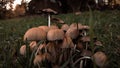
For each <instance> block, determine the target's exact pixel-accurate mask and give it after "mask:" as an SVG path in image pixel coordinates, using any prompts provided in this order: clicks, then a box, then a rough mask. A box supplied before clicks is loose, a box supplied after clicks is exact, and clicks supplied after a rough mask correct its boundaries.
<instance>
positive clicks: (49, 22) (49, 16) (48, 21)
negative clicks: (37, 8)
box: [48, 14, 51, 27]
mask: <svg viewBox="0 0 120 68" xmlns="http://www.w3.org/2000/svg"><path fill="white" fill-rule="evenodd" d="M50 23H51V21H50V14H48V27H50Z"/></svg>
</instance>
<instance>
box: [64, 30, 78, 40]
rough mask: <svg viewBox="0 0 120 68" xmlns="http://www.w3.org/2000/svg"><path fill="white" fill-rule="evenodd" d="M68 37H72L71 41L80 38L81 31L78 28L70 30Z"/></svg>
mask: <svg viewBox="0 0 120 68" xmlns="http://www.w3.org/2000/svg"><path fill="white" fill-rule="evenodd" d="M66 35H67V36H69V37H71V39H76V38H77V37H78V36H79V31H78V30H77V28H69V29H68V30H67V32H66Z"/></svg>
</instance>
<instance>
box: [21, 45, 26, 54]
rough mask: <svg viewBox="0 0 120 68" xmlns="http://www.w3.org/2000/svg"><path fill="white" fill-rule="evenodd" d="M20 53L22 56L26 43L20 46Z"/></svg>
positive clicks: (24, 52)
mask: <svg viewBox="0 0 120 68" xmlns="http://www.w3.org/2000/svg"><path fill="white" fill-rule="evenodd" d="M20 54H21V55H23V56H24V55H25V54H26V45H22V46H21V47H20Z"/></svg>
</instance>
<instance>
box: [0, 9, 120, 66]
mask: <svg viewBox="0 0 120 68" xmlns="http://www.w3.org/2000/svg"><path fill="white" fill-rule="evenodd" d="M54 17H59V18H61V19H63V20H64V21H65V23H67V24H71V23H73V22H80V23H82V24H85V25H89V17H90V16H89V12H83V13H82V14H81V15H79V16H76V15H74V14H60V15H54ZM92 23H93V24H92V26H93V32H94V35H95V36H96V37H98V39H99V40H100V41H102V43H103V45H104V47H103V48H104V49H103V51H104V52H105V53H106V55H107V56H108V61H109V62H108V68H119V67H120V60H119V59H120V38H119V36H120V11H118V10H112V11H93V21H92ZM40 25H47V19H46V18H44V17H43V16H26V17H23V18H15V19H8V20H0V68H8V67H9V68H14V67H16V68H21V66H20V65H19V63H17V62H16V55H19V48H20V46H21V45H23V44H24V43H25V42H23V35H24V33H25V32H26V30H28V29H29V28H31V27H37V26H40Z"/></svg>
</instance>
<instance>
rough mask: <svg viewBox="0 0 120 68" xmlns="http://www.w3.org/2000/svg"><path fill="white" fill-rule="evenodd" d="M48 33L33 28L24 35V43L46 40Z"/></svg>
mask: <svg viewBox="0 0 120 68" xmlns="http://www.w3.org/2000/svg"><path fill="white" fill-rule="evenodd" d="M46 35H47V33H46V32H45V31H44V30H43V29H41V28H37V27H34V28H31V29H29V30H27V32H26V33H25V35H24V41H40V40H46Z"/></svg>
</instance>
